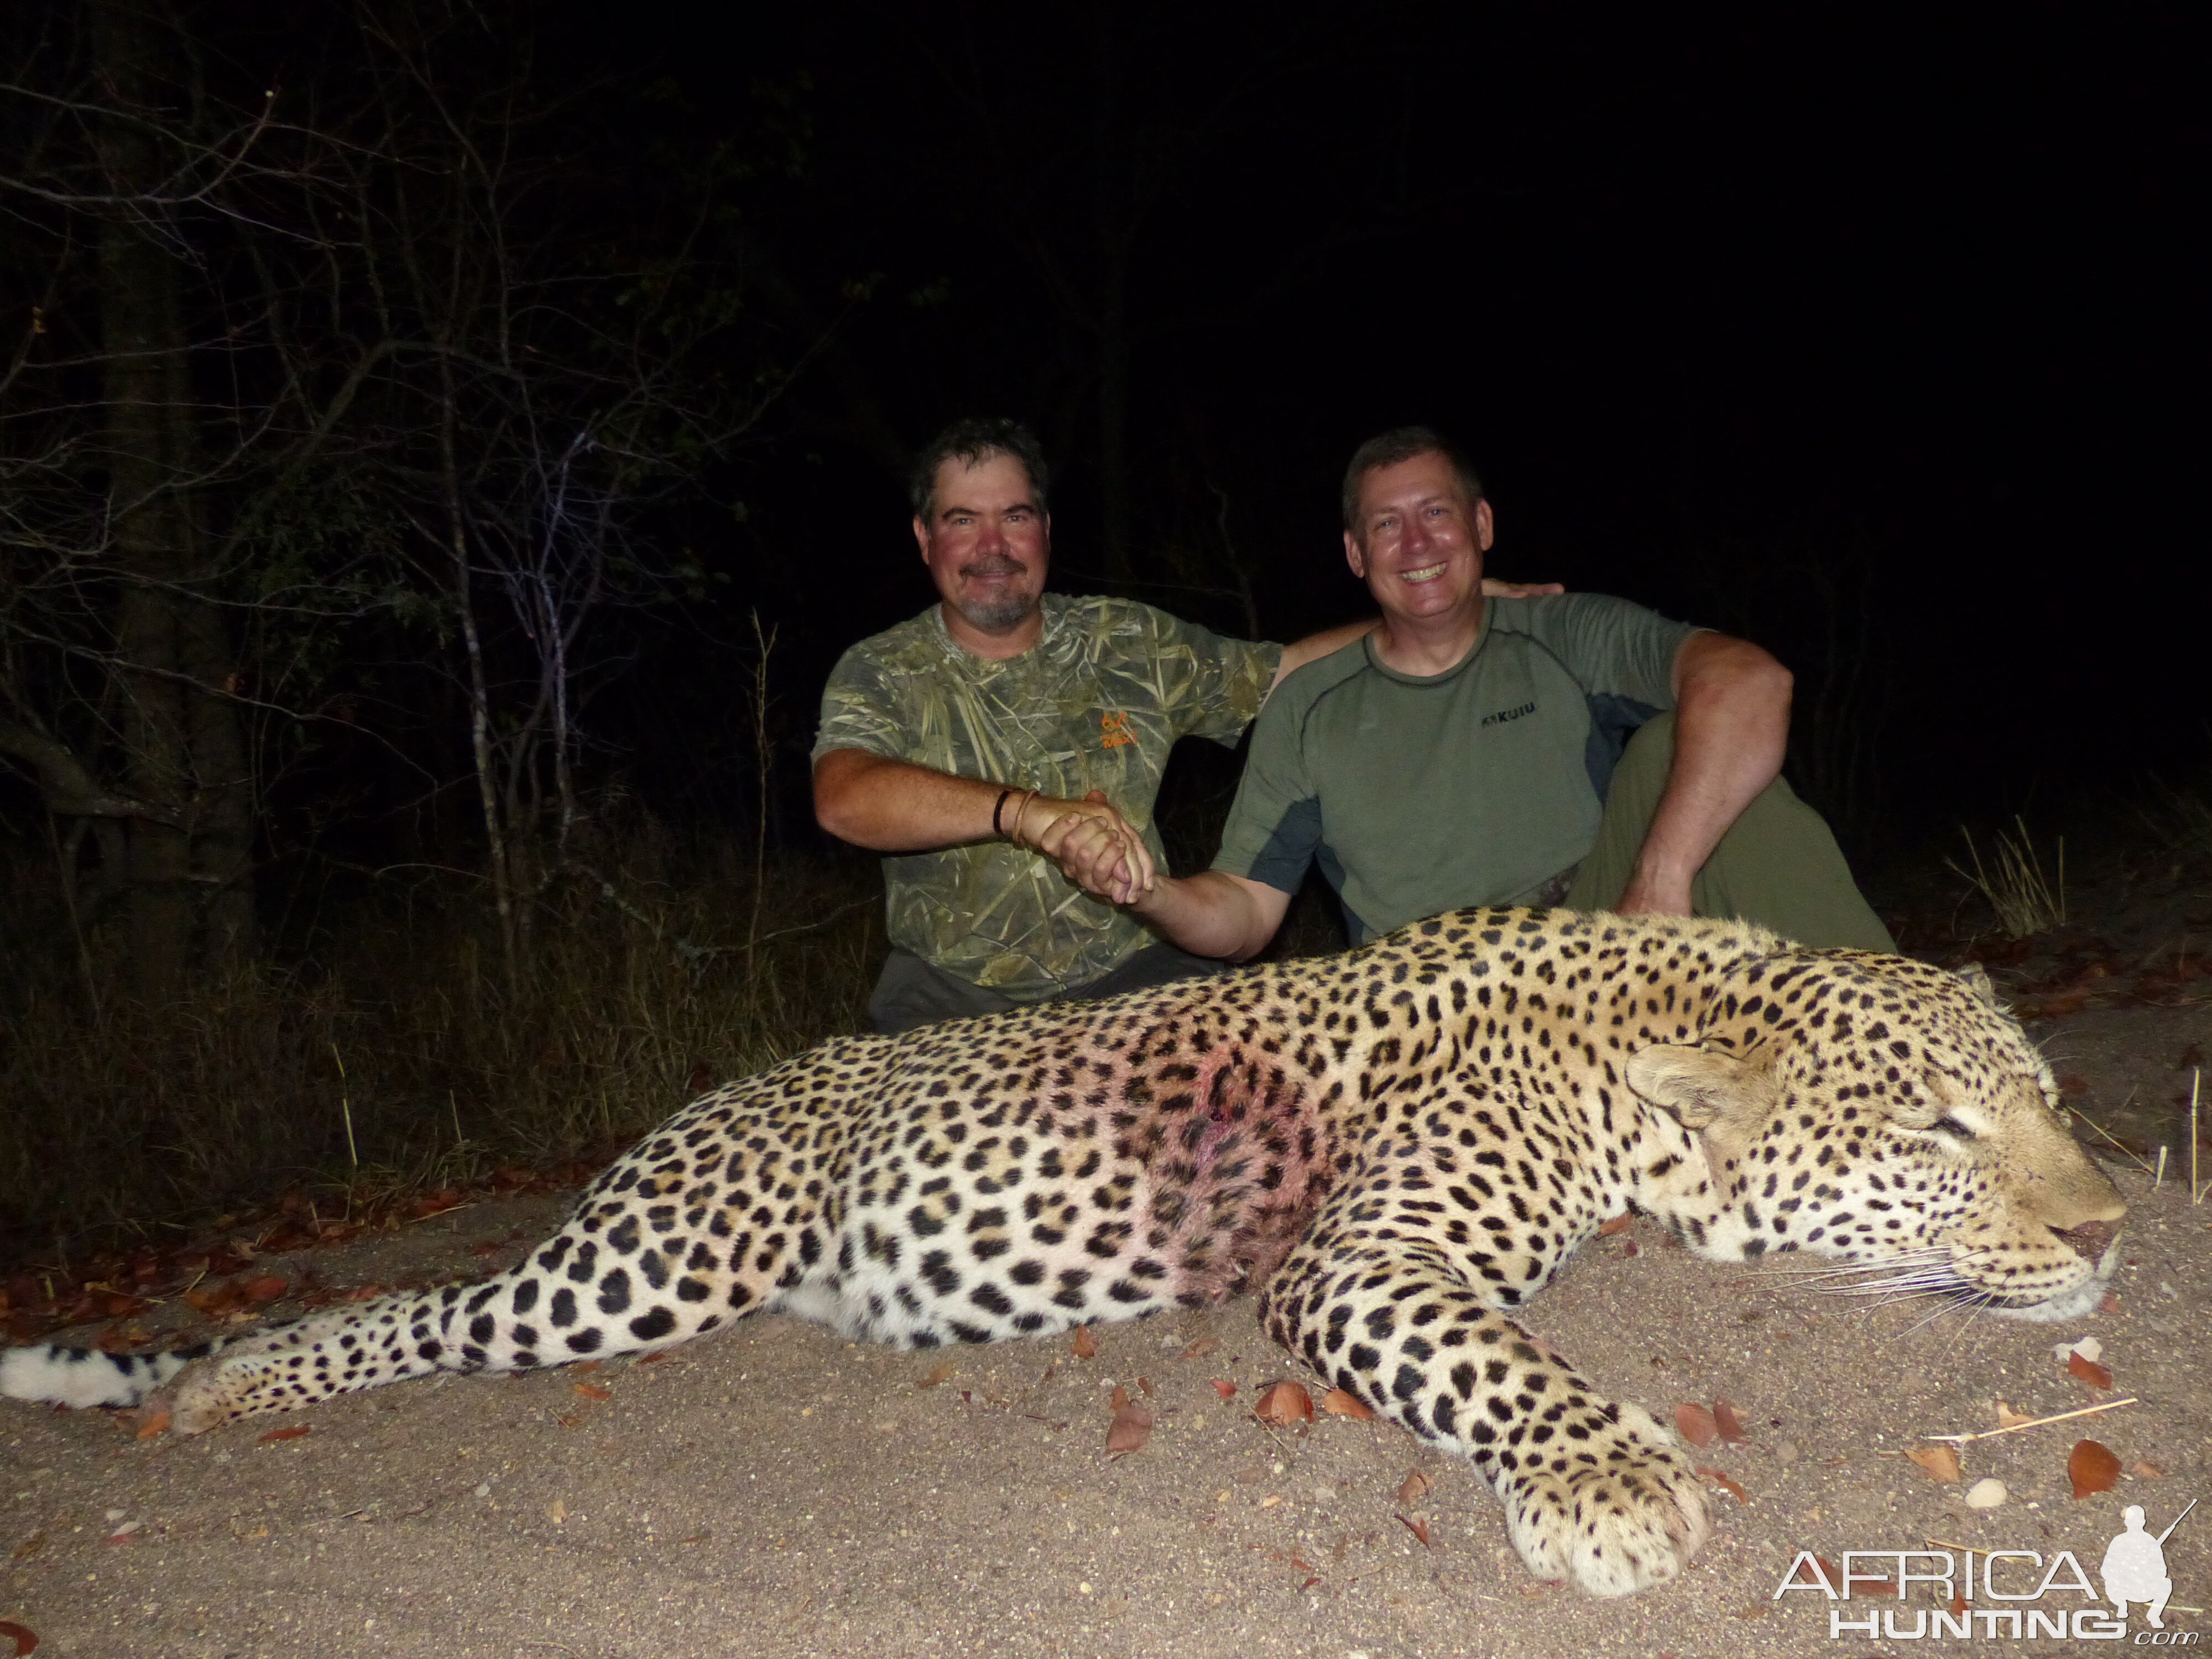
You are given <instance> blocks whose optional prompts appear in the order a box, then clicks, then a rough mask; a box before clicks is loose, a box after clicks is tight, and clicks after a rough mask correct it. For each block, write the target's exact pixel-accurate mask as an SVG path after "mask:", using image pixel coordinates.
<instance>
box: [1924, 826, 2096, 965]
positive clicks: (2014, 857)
mask: <svg viewBox="0 0 2212 1659" xmlns="http://www.w3.org/2000/svg"><path fill="white" fill-rule="evenodd" d="M2013 824H2014V828H2015V829H2017V831H2018V832H2019V833H2018V834H2017V835H2016V836H2015V835H2014V834H2012V833H2010V832H2008V831H2006V830H2002V829H2000V830H1998V831H1997V836H1996V849H1995V851H1994V852H1993V853H1992V854H1991V855H1990V863H1989V864H1987V865H1986V866H1985V865H1984V863H1983V862H1982V854H1981V849H1980V848H1978V847H1976V846H1975V845H1974V837H1973V835H1972V832H1971V831H1969V830H1967V829H1964V828H1961V829H1960V831H1959V833H1960V835H1961V836H1965V837H1966V854H1967V856H1968V857H1969V858H1970V859H1972V860H1973V866H1974V867H1973V868H1972V870H1968V869H1966V868H1965V867H1964V866H1961V865H1960V864H1959V863H1958V861H1957V860H1954V859H1946V860H1943V862H1944V864H1945V866H1947V867H1948V868H1949V869H1950V870H1951V872H1953V873H1954V874H1955V875H1957V876H1958V877H1960V878H1961V879H1962V880H1964V881H1966V883H1968V884H1970V885H1972V888H1973V890H1975V891H1976V892H1978V893H1979V894H1980V895H1981V896H1983V897H1984V898H1985V899H1987V900H1988V901H1989V902H1990V908H1991V909H1993V910H1995V911H1996V916H1997V926H1998V927H2002V929H2003V930H2004V933H2005V936H2006V937H2007V938H2008V939H2027V938H2029V937H2031V936H2033V935H2034V934H2036V933H2048V932H2050V930H2051V929H2052V928H2053V927H2063V926H2065V923H2066V842H2065V839H2064V838H2063V836H2062V837H2061V838H2060V840H2059V842H2058V878H2057V885H2056V886H2055V887H2054V886H2053V885H2052V884H2051V882H2049V881H2048V880H2046V879H2045V877H2044V873H2043V865H2042V862H2041V860H2039V859H2038V858H2037V856H2036V853H2035V845H2034V843H2033V842H2032V841H2031V840H2030V839H2029V838H2028V834H2027V823H2026V822H2025V821H2024V820H2022V819H2020V818H2015V819H2014V820H2013Z"/></svg>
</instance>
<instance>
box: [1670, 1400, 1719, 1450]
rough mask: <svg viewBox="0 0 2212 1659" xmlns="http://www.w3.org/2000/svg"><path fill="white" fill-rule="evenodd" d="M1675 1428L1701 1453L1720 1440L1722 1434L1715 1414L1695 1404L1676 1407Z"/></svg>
mask: <svg viewBox="0 0 2212 1659" xmlns="http://www.w3.org/2000/svg"><path fill="white" fill-rule="evenodd" d="M1674 1428H1675V1431H1676V1432H1677V1433H1679V1434H1680V1436H1681V1437H1682V1438H1683V1439H1685V1440H1686V1441H1688V1442H1689V1443H1691V1444H1692V1445H1693V1446H1695V1447H1696V1448H1697V1449H1699V1450H1700V1451H1703V1450H1704V1449H1705V1448H1706V1447H1707V1446H1710V1445H1711V1444H1712V1443H1713V1442H1714V1441H1715V1440H1717V1439H1718V1438H1719V1437H1720V1432H1721V1429H1720V1425H1719V1424H1718V1423H1716V1422H1715V1421H1714V1420H1713V1414H1712V1413H1711V1412H1709V1411H1707V1410H1706V1409H1705V1407H1703V1406H1699V1405H1696V1404H1694V1403H1693V1404H1691V1405H1686V1406H1677V1407H1674Z"/></svg>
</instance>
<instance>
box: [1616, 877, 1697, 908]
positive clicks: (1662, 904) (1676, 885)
mask: <svg viewBox="0 0 2212 1659" xmlns="http://www.w3.org/2000/svg"><path fill="white" fill-rule="evenodd" d="M1613 912H1614V914H1615V915H1624V916H1640V915H1654V916H1686V915H1689V914H1690V884H1689V880H1688V878H1686V877H1661V876H1656V875H1652V876H1647V875H1646V874H1644V872H1643V871H1641V870H1638V872H1636V873H1635V874H1634V875H1632V876H1631V877H1630V878H1628V885H1627V886H1626V888H1624V889H1623V890H1622V891H1621V895H1620V902H1618V903H1616V904H1615V905H1614V906H1613Z"/></svg>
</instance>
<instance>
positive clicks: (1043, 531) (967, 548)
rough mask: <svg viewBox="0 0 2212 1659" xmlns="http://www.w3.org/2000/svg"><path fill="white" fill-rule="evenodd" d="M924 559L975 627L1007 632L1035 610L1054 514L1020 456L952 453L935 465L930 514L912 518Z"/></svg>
mask: <svg viewBox="0 0 2212 1659" xmlns="http://www.w3.org/2000/svg"><path fill="white" fill-rule="evenodd" d="M914 536H915V541H916V542H917V543H919V544H921V557H922V562H923V563H925V564H927V566H928V567H929V574H930V578H931V580H933V581H934V582H935V583H936V584H937V591H938V592H939V594H941V595H942V596H943V597H944V599H945V604H946V605H947V606H949V607H950V608H951V610H952V611H954V612H955V613H956V614H957V616H958V617H960V619H961V620H962V621H963V622H964V623H966V624H967V626H968V627H969V628H971V629H975V632H976V633H977V634H978V635H1007V634H1012V633H1013V632H1015V631H1016V630H1018V629H1021V628H1023V627H1024V624H1026V623H1030V620H1031V619H1032V618H1033V617H1036V614H1037V605H1038V602H1039V600H1040V599H1041V598H1042V595H1043V593H1044V577H1045V568H1046V567H1047V565H1048V564H1049V563H1050V562H1051V558H1052V520H1049V519H1048V518H1047V517H1046V516H1045V515H1044V512H1043V510H1042V508H1041V507H1038V506H1037V503H1036V490H1035V489H1032V488H1031V487H1030V476H1029V473H1028V471H1026V470H1025V469H1024V467H1023V465H1022V464H1021V462H1019V461H1018V460H1017V459H1014V457H1012V455H1004V454H990V455H986V456H984V457H983V458H982V459H981V460H980V461H977V462H975V463H974V464H973V465H970V464H969V463H968V462H967V461H964V460H963V459H961V458H960V457H959V456H957V455H956V456H954V457H952V458H951V459H950V460H948V461H946V462H945V465H942V466H940V467H939V468H938V469H937V484H936V488H935V489H934V490H933V491H932V493H931V498H930V511H929V517H928V519H927V521H926V522H925V521H924V520H921V519H916V520H915V521H914Z"/></svg>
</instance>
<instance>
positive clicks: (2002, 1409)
mask: <svg viewBox="0 0 2212 1659" xmlns="http://www.w3.org/2000/svg"><path fill="white" fill-rule="evenodd" d="M2034 1421H2035V1419H2033V1418H2032V1417H2030V1416H2029V1415H2028V1414H2027V1413H2026V1412H2016V1411H2015V1410H2014V1409H2013V1408H2012V1407H2009V1406H2008V1405H2006V1404H2005V1402H2004V1401H2002V1400H2000V1401H1997V1426H1998V1427H1999V1428H2001V1429H2016V1428H2018V1427H2019V1426H2020V1425H2021V1424H2023V1423H2033V1422H2034Z"/></svg>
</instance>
